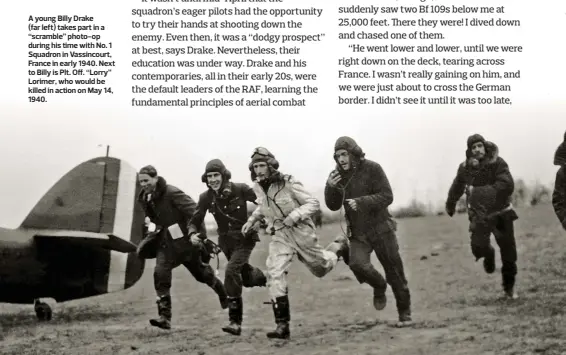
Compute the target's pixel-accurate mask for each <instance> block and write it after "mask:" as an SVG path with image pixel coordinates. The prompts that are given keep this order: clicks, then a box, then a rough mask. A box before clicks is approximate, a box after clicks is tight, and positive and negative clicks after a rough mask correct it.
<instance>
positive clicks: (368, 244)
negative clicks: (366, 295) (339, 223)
mask: <svg viewBox="0 0 566 355" xmlns="http://www.w3.org/2000/svg"><path fill="white" fill-rule="evenodd" d="M372 252H375V254H376V256H377V259H378V260H379V262H380V263H381V265H382V266H383V270H384V271H385V278H384V277H383V276H382V275H381V274H380V273H379V271H377V270H376V269H375V267H374V266H373V265H372V263H371V253H372ZM350 269H351V270H352V272H353V273H354V276H355V277H356V279H357V280H358V282H359V283H367V284H368V285H370V286H371V287H373V288H374V290H375V291H377V292H380V293H381V292H385V290H386V289H387V284H389V285H391V289H392V291H393V294H394V295H395V301H396V303H397V310H398V311H399V312H405V311H408V310H410V308H411V294H410V291H409V286H408V282H407V279H406V277H405V270H404V266H403V260H402V259H401V256H400V254H399V244H398V242H397V236H396V234H395V231H393V230H390V231H387V232H383V233H379V234H372V235H355V236H353V237H352V238H351V239H350Z"/></svg>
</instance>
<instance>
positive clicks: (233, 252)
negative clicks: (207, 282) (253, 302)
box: [218, 235, 267, 297]
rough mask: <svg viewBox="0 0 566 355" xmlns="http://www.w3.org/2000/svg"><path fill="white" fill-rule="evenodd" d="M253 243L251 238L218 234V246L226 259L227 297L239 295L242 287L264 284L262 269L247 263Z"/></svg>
mask: <svg viewBox="0 0 566 355" xmlns="http://www.w3.org/2000/svg"><path fill="white" fill-rule="evenodd" d="M255 245H256V241H255V240H253V239H252V238H235V237H232V236H230V235H221V236H219V238H218V246H219V247H220V249H222V252H223V253H224V255H225V256H226V259H227V260H228V264H227V265H226V272H225V274H224V287H225V288H226V293H227V294H228V297H241V296H242V287H254V286H265V285H266V282H267V279H266V277H265V274H264V273H263V271H261V270H260V269H259V268H257V267H254V266H252V265H250V264H249V260H250V255H251V253H252V251H253V249H254V247H255Z"/></svg>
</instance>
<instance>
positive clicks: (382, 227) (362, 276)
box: [324, 136, 412, 327]
mask: <svg viewBox="0 0 566 355" xmlns="http://www.w3.org/2000/svg"><path fill="white" fill-rule="evenodd" d="M334 160H335V161H336V170H333V171H332V172H331V173H330V176H329V177H328V180H327V182H326V187H325V191H324V196H325V201H326V206H327V207H328V208H329V209H330V210H332V211H338V210H339V209H340V208H342V206H344V211H345V214H346V220H347V222H348V234H349V237H350V255H349V259H350V260H349V266H350V269H351V270H352V272H353V273H354V275H355V276H356V279H357V280H358V282H360V283H367V284H368V285H370V286H371V287H372V288H373V305H374V307H375V309H377V310H382V309H384V308H385V306H386V302H387V299H386V296H385V291H386V289H387V284H388V283H389V285H391V289H392V291H393V294H394V296H395V300H396V303H397V312H398V315H399V322H398V323H397V326H398V327H405V326H409V325H411V324H412V318H411V295H410V291H409V286H408V283H407V279H406V278H405V271H404V267H403V260H402V259H401V256H400V254H399V244H398V242H397V236H396V234H395V232H396V229H397V225H396V223H395V221H394V220H393V219H392V218H391V215H390V214H389V211H388V206H389V205H390V204H391V203H392V202H393V192H392V190H391V186H390V185H389V180H388V179H387V176H386V175H385V172H384V171H383V169H382V167H381V165H379V164H378V163H376V162H374V161H371V160H368V159H366V158H365V154H364V152H363V151H362V149H361V148H360V146H359V145H358V144H357V143H356V141H355V140H353V139H352V138H350V137H345V136H344V137H340V138H338V139H337V140H336V143H335V145H334ZM372 252H375V254H376V255H377V258H378V260H379V262H380V263H381V265H382V266H383V269H384V271H385V276H386V279H384V278H383V276H382V275H381V274H380V273H379V272H378V271H377V270H376V269H375V267H374V266H373V265H372V263H371V260H370V258H371V253H372Z"/></svg>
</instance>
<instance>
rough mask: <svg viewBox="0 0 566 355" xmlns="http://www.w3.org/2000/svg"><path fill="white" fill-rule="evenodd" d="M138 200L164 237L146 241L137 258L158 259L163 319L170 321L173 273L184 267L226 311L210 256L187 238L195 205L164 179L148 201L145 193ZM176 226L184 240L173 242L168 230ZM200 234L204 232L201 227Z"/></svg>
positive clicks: (156, 278) (156, 272) (156, 283)
mask: <svg viewBox="0 0 566 355" xmlns="http://www.w3.org/2000/svg"><path fill="white" fill-rule="evenodd" d="M138 200H139V202H140V203H141V204H142V206H143V209H144V211H145V214H146V216H147V217H149V218H150V219H151V222H153V223H155V224H156V225H157V227H158V228H161V233H158V234H157V235H155V236H154V237H149V238H144V240H142V242H141V243H140V245H139V246H138V254H139V255H140V256H141V257H150V258H151V257H153V256H155V258H156V264H155V269H154V273H153V277H154V286H155V291H156V292H157V296H158V302H157V303H158V311H159V314H160V316H163V317H165V318H166V319H168V320H170V319H171V296H170V289H171V279H172V270H173V269H174V268H176V267H177V266H179V265H181V264H182V265H184V266H185V267H186V268H187V269H188V270H189V272H190V273H191V274H192V275H193V277H194V278H195V279H196V280H197V281H198V282H201V283H205V284H207V285H208V286H210V287H211V288H212V289H213V290H214V291H215V292H216V293H217V294H218V297H219V299H220V302H221V304H222V307H223V308H226V306H227V296H226V292H225V290H224V286H223V284H222V281H220V280H219V279H218V278H217V277H216V275H215V274H214V270H213V269H212V267H211V266H210V265H209V264H208V261H209V260H210V256H209V255H207V251H206V249H205V248H204V246H193V245H192V243H191V242H190V240H189V238H188V237H187V235H188V230H187V222H188V221H189V220H190V218H191V217H192V216H193V214H194V212H195V209H196V203H195V202H194V201H193V200H192V199H191V198H190V197H189V196H188V195H186V194H185V193H184V192H183V191H181V190H179V189H178V188H176V187H174V186H172V185H167V183H166V181H165V179H163V178H162V177H159V178H158V182H157V185H156V188H155V191H154V192H153V194H152V196H151V199H150V200H149V201H148V200H147V196H146V194H145V193H144V192H143V191H142V193H141V194H140V196H139V198H138ZM174 224H177V225H178V227H179V228H180V229H181V231H182V233H183V235H184V237H181V238H178V239H173V238H172V236H171V234H170V233H169V231H168V227H170V226H172V225H174ZM201 231H203V232H204V228H203V226H202V225H201Z"/></svg>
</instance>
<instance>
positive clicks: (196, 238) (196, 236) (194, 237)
mask: <svg viewBox="0 0 566 355" xmlns="http://www.w3.org/2000/svg"><path fill="white" fill-rule="evenodd" d="M189 238H190V240H191V243H193V245H198V244H200V243H201V242H202V241H204V240H205V239H206V236H203V235H201V234H200V233H197V232H192V233H190V234H189Z"/></svg>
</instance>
